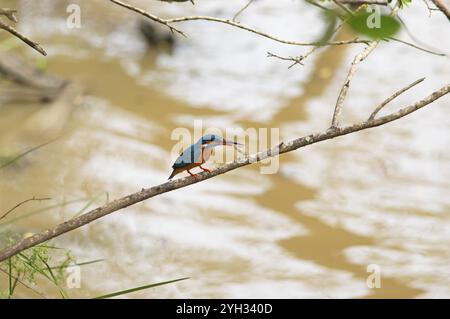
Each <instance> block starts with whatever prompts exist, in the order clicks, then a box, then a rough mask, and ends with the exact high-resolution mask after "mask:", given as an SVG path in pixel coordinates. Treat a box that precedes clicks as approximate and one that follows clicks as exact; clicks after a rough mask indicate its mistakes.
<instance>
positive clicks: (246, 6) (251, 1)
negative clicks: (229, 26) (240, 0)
mask: <svg viewBox="0 0 450 319" xmlns="http://www.w3.org/2000/svg"><path fill="white" fill-rule="evenodd" d="M254 1H255V0H249V1H248V2H247V3H246V4H245V6H243V7H242V8H241V9H239V11H238V12H236V14H235V15H234V16H233V19H232V20H233V21H236V19H237V17H238V16H239V15H240V14H241V13H242V12H244V11H245V10H246V9H247V8H248V7H250V5H251V4H252V3H253V2H254Z"/></svg>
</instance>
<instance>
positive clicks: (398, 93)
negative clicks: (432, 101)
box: [368, 78, 425, 121]
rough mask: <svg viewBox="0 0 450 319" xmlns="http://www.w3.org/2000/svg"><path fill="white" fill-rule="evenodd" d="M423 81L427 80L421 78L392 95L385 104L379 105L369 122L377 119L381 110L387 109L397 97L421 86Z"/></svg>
mask: <svg viewBox="0 0 450 319" xmlns="http://www.w3.org/2000/svg"><path fill="white" fill-rule="evenodd" d="M423 80H425V78H421V79H418V80H416V81H414V82H413V83H411V84H409V85H407V86H405V87H404V88H402V89H401V90H398V91H397V92H395V93H394V94H392V95H391V96H390V97H388V98H387V99H386V100H384V101H383V102H381V104H380V105H378V106H377V107H376V108H375V110H374V111H373V112H372V114H370V117H369V119H368V121H371V120H373V119H374V118H375V116H376V115H377V114H378V112H380V111H381V109H382V108H383V107H385V106H386V105H387V104H388V103H390V102H391V101H392V100H393V99H395V98H396V97H398V96H399V95H400V94H403V93H405V92H406V91H408V90H409V89H410V88H412V87H413V86H415V85H417V84H419V83H420V82H422V81H423Z"/></svg>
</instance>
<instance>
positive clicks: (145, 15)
mask: <svg viewBox="0 0 450 319" xmlns="http://www.w3.org/2000/svg"><path fill="white" fill-rule="evenodd" d="M109 1H111V2H112V3H115V4H117V5H119V6H121V7H124V8H126V9H129V10H131V11H134V12H137V13H139V14H141V15H143V16H144V17H147V18H149V19H151V20H153V21H155V22H158V23H161V24H163V25H165V26H167V27H168V28H169V29H170V31H172V32H177V33H179V34H181V35H182V36H184V37H185V36H186V35H185V34H184V33H183V32H182V31H180V30H178V29H177V28H175V27H172V26H171V25H170V24H169V23H168V22H167V20H164V19H161V18H158V17H157V16H155V15H153V14H151V13H148V12H146V11H144V10H142V9H139V8H136V7H133V6H132V5H129V4H127V3H124V2H122V1H119V0H109Z"/></svg>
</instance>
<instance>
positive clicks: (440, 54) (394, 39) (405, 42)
mask: <svg viewBox="0 0 450 319" xmlns="http://www.w3.org/2000/svg"><path fill="white" fill-rule="evenodd" d="M388 39H389V40H392V41H396V42H400V43H403V44H406V45H407V46H410V47H413V48H415V49H418V50H420V51H424V52H427V53H431V54H434V55H438V56H447V54H445V53H442V52H436V51H432V50H430V49H427V48H423V47H420V46H418V45H416V44H414V43H411V42H408V41H405V40H401V39H398V38H394V37H388Z"/></svg>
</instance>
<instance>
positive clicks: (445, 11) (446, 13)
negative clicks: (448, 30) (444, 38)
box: [431, 0, 450, 20]
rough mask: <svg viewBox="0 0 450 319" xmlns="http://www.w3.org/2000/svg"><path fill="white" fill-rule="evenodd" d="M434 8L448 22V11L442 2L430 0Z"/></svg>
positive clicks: (449, 12)
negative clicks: (436, 8)
mask: <svg viewBox="0 0 450 319" xmlns="http://www.w3.org/2000/svg"><path fill="white" fill-rule="evenodd" d="M431 1H432V2H433V3H434V5H435V6H436V7H438V9H439V10H440V11H441V12H442V13H443V14H444V15H445V16H446V17H447V19H449V20H450V9H449V8H447V6H446V5H445V3H444V2H443V1H442V0H431Z"/></svg>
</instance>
